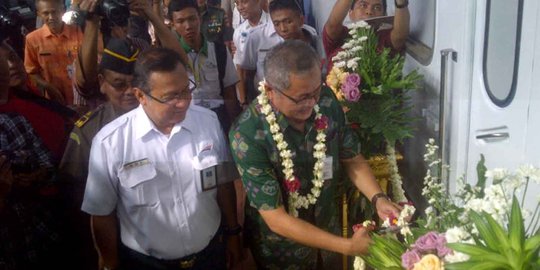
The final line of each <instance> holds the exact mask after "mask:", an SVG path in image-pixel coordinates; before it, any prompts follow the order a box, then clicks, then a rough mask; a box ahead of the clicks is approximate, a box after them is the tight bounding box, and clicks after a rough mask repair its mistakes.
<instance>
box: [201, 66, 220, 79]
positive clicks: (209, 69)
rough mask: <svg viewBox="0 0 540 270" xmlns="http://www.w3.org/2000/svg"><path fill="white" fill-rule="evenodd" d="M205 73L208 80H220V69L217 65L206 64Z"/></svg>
mask: <svg viewBox="0 0 540 270" xmlns="http://www.w3.org/2000/svg"><path fill="white" fill-rule="evenodd" d="M203 74H204V79H205V80H206V81H209V82H215V81H217V80H219V71H218V68H217V66H214V65H212V66H206V68H205V70H204V73H203Z"/></svg>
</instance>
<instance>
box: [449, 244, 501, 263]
mask: <svg viewBox="0 0 540 270" xmlns="http://www.w3.org/2000/svg"><path fill="white" fill-rule="evenodd" d="M447 245H448V247H449V248H451V249H453V250H455V251H459V252H461V253H465V254H467V255H469V256H471V259H470V260H471V261H474V260H481V261H491V262H496V263H498V264H505V265H506V264H507V262H508V260H507V258H505V256H501V254H500V253H498V252H493V251H492V250H490V249H487V248H485V247H481V246H477V245H473V244H458V243H451V244H447Z"/></svg>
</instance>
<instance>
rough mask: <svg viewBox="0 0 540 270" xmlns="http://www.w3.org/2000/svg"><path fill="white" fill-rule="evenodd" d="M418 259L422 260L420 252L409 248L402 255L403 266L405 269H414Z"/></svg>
mask: <svg viewBox="0 0 540 270" xmlns="http://www.w3.org/2000/svg"><path fill="white" fill-rule="evenodd" d="M418 261H420V254H419V253H418V251H417V250H416V249H412V250H407V252H405V253H403V254H402V255H401V266H403V267H404V268H405V269H408V270H409V269H412V268H413V267H414V264H415V263H417V262H418Z"/></svg>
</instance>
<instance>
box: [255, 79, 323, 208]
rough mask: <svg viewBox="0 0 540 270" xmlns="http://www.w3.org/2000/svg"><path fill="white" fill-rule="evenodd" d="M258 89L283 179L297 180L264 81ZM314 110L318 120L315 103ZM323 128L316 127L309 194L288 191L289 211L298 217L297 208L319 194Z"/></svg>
mask: <svg viewBox="0 0 540 270" xmlns="http://www.w3.org/2000/svg"><path fill="white" fill-rule="evenodd" d="M259 91H260V92H261V94H259V96H258V97H257V99H258V101H259V104H261V106H262V109H261V112H262V113H263V114H264V115H265V116H266V117H265V118H266V121H267V122H268V124H269V125H270V132H271V133H272V138H273V139H274V142H275V143H276V146H277V148H278V151H279V156H280V157H281V160H282V161H281V165H282V167H283V169H282V172H283V174H284V176H285V181H288V182H294V181H298V179H297V178H296V176H295V175H294V163H293V161H292V159H291V157H292V153H291V151H290V150H288V149H287V147H288V144H287V142H285V140H284V136H283V133H282V132H281V131H280V128H279V125H278V124H277V122H276V119H277V118H276V115H275V114H274V111H273V110H272V106H271V105H270V104H269V102H268V96H267V94H266V89H265V81H262V82H261V83H260V84H259ZM313 110H314V111H315V120H319V119H321V117H322V114H321V113H320V112H319V106H318V105H315V107H314V108H313ZM324 132H325V129H317V137H316V141H317V143H316V144H315V145H314V146H313V157H314V158H315V164H314V166H313V179H312V180H311V182H312V183H313V187H312V188H311V190H310V192H311V193H310V194H307V195H306V196H303V195H300V194H299V193H298V190H296V191H294V192H290V191H289V213H290V214H291V215H292V216H294V217H298V209H300V208H305V209H307V208H308V207H309V206H310V205H313V204H315V203H316V202H317V198H318V197H319V196H320V195H321V188H322V186H323V183H324V177H323V167H324V160H325V158H326V144H325V142H326V134H325V133H324Z"/></svg>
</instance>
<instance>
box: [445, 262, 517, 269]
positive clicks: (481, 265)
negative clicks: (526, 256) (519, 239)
mask: <svg viewBox="0 0 540 270" xmlns="http://www.w3.org/2000/svg"><path fill="white" fill-rule="evenodd" d="M444 269H445V270H471V269H473V270H484V269H485V270H494V269H508V266H506V265H502V264H499V263H496V262H490V261H485V262H482V261H466V262H459V263H450V264H445V265H444Z"/></svg>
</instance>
